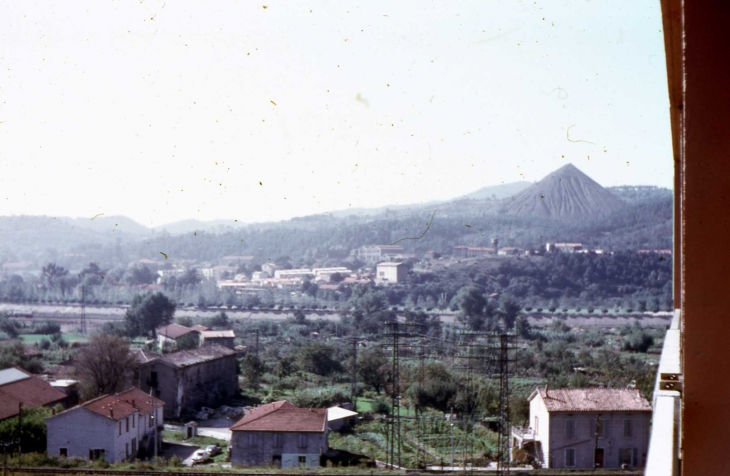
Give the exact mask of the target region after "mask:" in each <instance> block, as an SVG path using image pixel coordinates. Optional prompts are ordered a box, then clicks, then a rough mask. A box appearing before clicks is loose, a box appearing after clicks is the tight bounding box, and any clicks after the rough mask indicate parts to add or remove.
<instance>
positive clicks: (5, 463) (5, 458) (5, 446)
mask: <svg viewBox="0 0 730 476" xmlns="http://www.w3.org/2000/svg"><path fill="white" fill-rule="evenodd" d="M3 476H8V442H7V441H4V442H3Z"/></svg>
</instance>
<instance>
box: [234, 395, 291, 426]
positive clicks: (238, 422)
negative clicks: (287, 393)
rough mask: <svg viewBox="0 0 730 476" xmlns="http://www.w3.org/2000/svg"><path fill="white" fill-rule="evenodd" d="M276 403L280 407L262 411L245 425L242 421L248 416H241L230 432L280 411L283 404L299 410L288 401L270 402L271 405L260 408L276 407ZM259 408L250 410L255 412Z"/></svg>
mask: <svg viewBox="0 0 730 476" xmlns="http://www.w3.org/2000/svg"><path fill="white" fill-rule="evenodd" d="M277 403H281V405H279V406H278V407H274V408H273V409H271V410H270V411H263V412H261V414H260V415H258V416H256V417H255V418H252V419H251V420H249V421H247V422H245V423H243V420H245V419H246V417H247V416H248V415H244V416H243V418H241V419H240V420H239V421H237V422H236V423H235V424H234V425H233V426H232V427H231V430H233V429H234V428H236V427H238V426H239V425H241V426H243V425H248V424H249V423H253V422H255V421H257V420H260V419H261V418H263V417H265V416H267V415H271V414H272V413H276V412H277V411H279V410H281V408H282V407H283V406H284V405H285V404H287V403H288V404H289V405H291V406H293V407H294V408H299V407H297V406H296V405H294V404H293V403H291V402H289V401H288V400H277V401H275V402H271V403H267V404H266V405H262V406H261V407H265V406H267V405H276V404H277ZM261 407H258V408H254V409H253V410H251V412H255V411H256V410H259V409H262V408H261ZM251 412H249V415H250V414H251Z"/></svg>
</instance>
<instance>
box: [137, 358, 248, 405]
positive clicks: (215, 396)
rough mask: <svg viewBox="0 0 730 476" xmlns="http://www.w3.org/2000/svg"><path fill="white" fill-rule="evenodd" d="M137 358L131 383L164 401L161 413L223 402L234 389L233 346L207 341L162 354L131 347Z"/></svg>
mask: <svg viewBox="0 0 730 476" xmlns="http://www.w3.org/2000/svg"><path fill="white" fill-rule="evenodd" d="M133 352H134V355H135V357H136V359H137V367H136V369H135V373H134V381H133V385H134V386H136V387H137V388H140V389H142V390H143V391H144V392H146V393H149V391H150V389H154V392H155V395H156V396H157V398H159V399H161V400H162V401H163V402H165V416H166V417H168V418H171V417H179V416H180V415H181V414H182V412H183V411H190V412H194V411H197V410H199V409H200V407H202V406H215V405H217V404H221V403H224V402H225V401H226V400H228V399H229V398H231V397H233V396H235V395H236V393H237V392H238V371H237V369H238V361H237V359H236V355H237V354H236V352H235V351H234V350H231V349H228V348H226V347H222V346H220V345H208V346H204V347H198V348H197V349H192V350H181V351H178V352H173V353H170V354H166V355H160V354H156V353H154V352H147V351H144V350H141V349H136V350H134V351H133Z"/></svg>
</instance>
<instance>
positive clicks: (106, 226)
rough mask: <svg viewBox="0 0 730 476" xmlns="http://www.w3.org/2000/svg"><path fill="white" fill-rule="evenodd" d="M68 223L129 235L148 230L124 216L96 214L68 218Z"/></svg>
mask: <svg viewBox="0 0 730 476" xmlns="http://www.w3.org/2000/svg"><path fill="white" fill-rule="evenodd" d="M68 221H69V224H70V225H71V226H73V227H75V228H83V229H86V230H92V231H96V232H99V233H104V232H116V233H127V234H130V235H144V234H147V233H149V232H150V230H149V229H148V228H147V227H146V226H144V225H140V224H139V223H137V222H136V221H134V220H132V219H131V218H127V217H124V216H108V217H107V216H97V217H93V218H69V219H68Z"/></svg>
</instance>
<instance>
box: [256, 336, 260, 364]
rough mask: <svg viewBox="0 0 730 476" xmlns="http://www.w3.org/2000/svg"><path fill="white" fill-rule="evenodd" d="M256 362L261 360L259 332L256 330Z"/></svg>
mask: <svg viewBox="0 0 730 476" xmlns="http://www.w3.org/2000/svg"><path fill="white" fill-rule="evenodd" d="M256 360H259V330H258V329H256Z"/></svg>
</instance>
